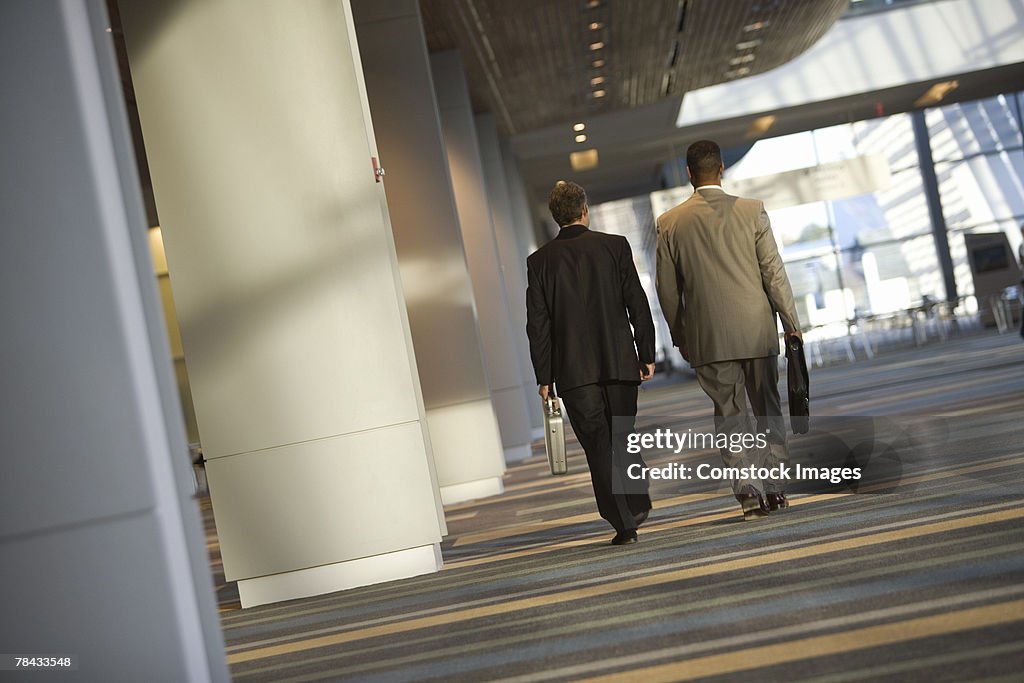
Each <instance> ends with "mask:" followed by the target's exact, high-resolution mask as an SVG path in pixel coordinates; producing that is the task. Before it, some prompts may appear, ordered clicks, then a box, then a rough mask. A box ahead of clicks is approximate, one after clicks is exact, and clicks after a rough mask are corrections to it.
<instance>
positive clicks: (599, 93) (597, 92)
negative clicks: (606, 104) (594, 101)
mask: <svg viewBox="0 0 1024 683" xmlns="http://www.w3.org/2000/svg"><path fill="white" fill-rule="evenodd" d="M591 94H592V95H593V96H594V97H604V96H605V95H607V94H608V93H606V92H605V91H604V90H595V91H594V92H593V93H591Z"/></svg>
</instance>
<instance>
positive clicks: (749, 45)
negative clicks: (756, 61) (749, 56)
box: [736, 38, 761, 50]
mask: <svg viewBox="0 0 1024 683" xmlns="http://www.w3.org/2000/svg"><path fill="white" fill-rule="evenodd" d="M760 44H761V39H760V38H755V39H754V40H744V41H743V42H742V43H736V49H737V50H752V49H754V48H755V47H757V46H758V45H760Z"/></svg>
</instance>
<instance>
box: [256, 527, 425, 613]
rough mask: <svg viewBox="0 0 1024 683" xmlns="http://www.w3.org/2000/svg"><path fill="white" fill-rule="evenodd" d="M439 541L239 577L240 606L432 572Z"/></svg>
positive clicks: (279, 600)
mask: <svg viewBox="0 0 1024 683" xmlns="http://www.w3.org/2000/svg"><path fill="white" fill-rule="evenodd" d="M442 563H443V562H442V559H441V545H440V544H439V543H434V544H433V545H423V546H419V547H417V548H408V549H406V550H398V551H396V552H393V553H385V554H384V555H373V556H371V557H361V558H359V559H358V560H349V561H347V562H338V563H335V564H328V565H324V566H322V567H310V568H308V569H299V570H296V571H293V572H284V573H283V574H271V575H270V576H260V577H257V578H255V579H241V580H239V581H238V597H239V598H240V599H241V602H242V607H243V608H244V607H255V606H257V605H266V604H268V603H272V602H283V601H285V600H295V599H297V598H308V597H311V596H313V595H324V594H325V593H334V592H336V591H343V590H347V589H349V588H358V587H359V586H369V585H371V584H374V583H383V582H385V581H396V580H398V579H406V578H409V577H410V576H420V575H422V574H431V573H433V572H436V571H437V570H439V569H440V568H441V565H442Z"/></svg>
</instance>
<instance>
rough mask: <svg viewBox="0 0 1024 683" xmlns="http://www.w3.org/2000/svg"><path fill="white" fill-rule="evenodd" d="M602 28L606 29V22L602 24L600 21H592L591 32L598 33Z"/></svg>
mask: <svg viewBox="0 0 1024 683" xmlns="http://www.w3.org/2000/svg"><path fill="white" fill-rule="evenodd" d="M602 28H604V22H600V21H592V22H590V30H591V31H598V30H600V29H602Z"/></svg>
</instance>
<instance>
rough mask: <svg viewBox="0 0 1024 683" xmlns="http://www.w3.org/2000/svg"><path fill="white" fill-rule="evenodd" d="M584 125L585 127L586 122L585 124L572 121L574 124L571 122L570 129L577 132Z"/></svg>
mask: <svg viewBox="0 0 1024 683" xmlns="http://www.w3.org/2000/svg"><path fill="white" fill-rule="evenodd" d="M586 127H587V124H585V123H574V124H572V129H573V130H574V131H576V132H577V133H579V132H580V131H581V130H583V129H584V128H586Z"/></svg>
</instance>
